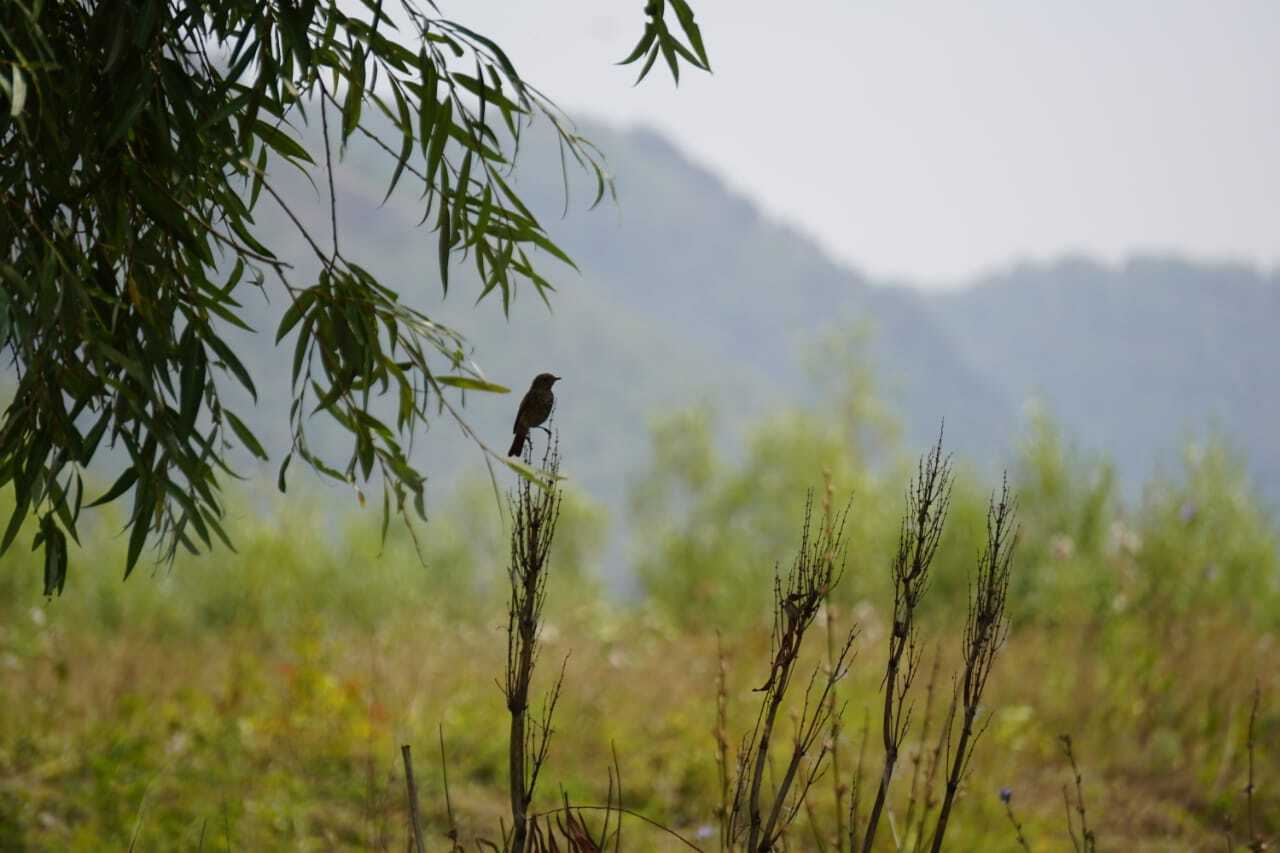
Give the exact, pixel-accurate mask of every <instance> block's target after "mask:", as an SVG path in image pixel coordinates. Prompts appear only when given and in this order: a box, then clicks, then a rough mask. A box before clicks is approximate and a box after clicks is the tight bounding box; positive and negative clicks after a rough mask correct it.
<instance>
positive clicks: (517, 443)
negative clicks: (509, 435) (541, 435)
mask: <svg viewBox="0 0 1280 853" xmlns="http://www.w3.org/2000/svg"><path fill="white" fill-rule="evenodd" d="M528 437H529V431H528V430H527V429H517V430H516V437H515V438H514V439H512V441H511V449H510V450H508V451H507V455H508V456H516V457H519V456H520V454H522V453H524V440H525V439H526V438H528Z"/></svg>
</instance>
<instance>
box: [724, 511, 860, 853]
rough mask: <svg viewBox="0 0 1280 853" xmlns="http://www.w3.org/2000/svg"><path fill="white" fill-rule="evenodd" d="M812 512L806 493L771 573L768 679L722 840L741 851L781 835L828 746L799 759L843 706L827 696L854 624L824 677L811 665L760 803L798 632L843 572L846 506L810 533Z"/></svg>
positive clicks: (840, 671)
mask: <svg viewBox="0 0 1280 853" xmlns="http://www.w3.org/2000/svg"><path fill="white" fill-rule="evenodd" d="M812 518H813V495H812V494H810V495H809V498H808V500H807V501H806V503H805V514H804V526H803V529H802V531H801V536H800V547H799V549H798V550H797V553H796V558H795V561H794V562H793V563H792V566H791V569H790V570H789V571H788V572H787V575H786V577H785V579H784V578H783V577H782V576H781V575H778V574H775V576H774V614H773V633H772V638H771V646H772V655H771V662H770V669H769V678H768V680H767V681H766V682H765V684H764V685H763V686H762V687H760V688H758V691H759V692H762V693H764V697H763V698H762V700H761V703H760V711H759V713H758V714H757V717H756V723H755V726H754V727H753V729H752V731H751V734H750V735H749V736H748V737H747V739H746V741H745V743H744V751H743V753H742V756H741V757H740V758H739V761H738V770H739V772H738V780H737V784H736V786H735V793H734V797H733V805H732V808H731V811H730V815H729V821H728V824H729V846H730V847H731V848H733V847H735V846H736V845H737V844H738V843H739V841H745V845H746V846H745V849H746V850H749V851H751V852H752V853H756V851H766V850H772V849H774V845H775V844H777V843H778V841H779V840H780V839H783V837H784V833H785V831H786V829H787V827H788V826H789V825H790V823H791V822H792V821H793V820H794V819H795V816H796V814H797V813H798V812H799V810H800V808H801V807H802V805H803V802H804V798H805V797H806V795H807V794H808V791H809V789H810V787H811V786H812V785H813V784H814V782H815V781H817V779H818V778H819V776H820V774H821V771H822V769H823V766H824V759H825V758H826V757H827V756H828V754H829V752H830V749H829V746H828V745H826V744H823V745H822V746H821V748H820V749H819V750H818V753H817V755H816V756H815V757H814V758H813V759H812V761H810V762H809V763H807V764H806V759H807V758H808V757H809V755H810V753H811V752H812V750H813V748H814V746H815V745H817V743H818V741H819V738H820V737H821V735H822V734H823V732H824V731H825V730H826V728H827V726H828V724H829V723H830V721H831V718H832V716H833V715H836V714H840V713H842V712H843V708H840V709H836V708H835V706H834V703H832V702H831V701H830V697H831V695H832V693H833V692H834V690H835V685H836V683H837V682H839V680H840V679H842V678H843V677H844V676H845V675H846V674H847V672H848V667H849V661H850V660H851V656H852V651H853V643H854V640H855V639H856V638H857V631H856V629H855V630H852V631H850V632H849V636H848V638H847V639H846V641H845V643H844V645H843V646H842V648H841V649H840V650H839V651H838V653H837V655H836V658H835V661H834V665H833V666H831V667H828V668H827V670H826V674H825V676H824V677H823V678H822V679H819V677H818V676H819V671H818V670H815V671H814V672H813V675H812V676H811V678H810V679H809V687H808V689H807V690H806V691H805V702H804V708H803V710H802V712H801V713H800V716H799V721H798V724H797V733H796V736H795V740H794V741H793V743H792V750H791V756H790V758H789V759H788V761H787V764H786V767H785V768H784V769H783V770H782V772H781V773H780V774H777V777H776V781H775V785H774V790H773V792H772V795H771V797H770V800H771V802H769V803H766V802H765V801H764V799H765V798H764V774H765V770H766V768H767V767H768V766H769V765H770V753H769V746H770V743H771V742H772V738H773V735H774V730H775V727H776V725H777V722H778V714H779V712H780V710H781V708H782V704H783V700H784V698H785V697H786V692H787V688H788V687H789V686H790V684H791V679H792V676H793V675H794V674H795V668H796V665H797V662H798V660H799V657H800V649H801V646H802V644H803V641H804V636H805V633H806V632H807V631H808V629H809V627H810V626H811V625H812V624H813V620H814V619H815V618H816V617H817V615H818V611H819V609H820V608H821V606H822V602H823V600H824V599H825V598H826V596H827V595H828V593H829V592H830V590H831V589H832V587H834V586H835V584H836V583H838V582H839V580H840V576H841V574H842V573H843V571H844V543H843V537H844V525H845V521H846V519H847V518H848V509H847V508H846V509H845V510H844V512H843V513H842V514H841V515H840V517H839V518H838V519H837V520H836V521H835V523H833V524H831V525H829V526H828V525H824V526H823V527H822V528H821V529H819V530H818V532H817V535H816V536H814V535H811V530H812ZM836 554H840V555H841V556H840V559H841V562H840V567H839V568H838V569H837V568H836V565H835V560H834V555H836ZM819 684H820V686H818V685H819ZM793 785H798V787H797V788H796V790H797V798H796V800H794V801H793V802H791V803H790V804H788V795H789V794H790V792H791V790H792V787H793Z"/></svg>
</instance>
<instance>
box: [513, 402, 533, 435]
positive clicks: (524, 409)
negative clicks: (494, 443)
mask: <svg viewBox="0 0 1280 853" xmlns="http://www.w3.org/2000/svg"><path fill="white" fill-rule="evenodd" d="M532 407H533V395H532V394H525V395H524V399H523V400H521V401H520V408H519V409H518V410H517V411H516V422H515V423H513V424H512V425H511V432H512V433H513V434H514V433H517V432H519V431H520V422H521V421H523V420H524V418H525V415H526V414H527V413H528V411H529V409H531V408H532Z"/></svg>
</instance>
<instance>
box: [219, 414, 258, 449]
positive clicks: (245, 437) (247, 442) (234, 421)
mask: <svg viewBox="0 0 1280 853" xmlns="http://www.w3.org/2000/svg"><path fill="white" fill-rule="evenodd" d="M222 414H223V415H225V416H226V418H227V423H229V424H231V429H233V430H235V434H236V437H237V438H239V439H240V443H241V444H243V445H244V446H245V448H247V449H248V451H249V452H250V453H252V454H253V455H254V456H256V457H258V458H259V459H261V460H262V461H263V462H266V461H267V451H266V450H264V449H263V447H262V444H261V443H260V442H259V441H258V438H257V436H255V435H254V434H253V433H252V432H250V431H249V428H248V427H247V426H245V425H244V421H242V420H240V418H239V417H237V416H236V413H235V412H233V411H231V410H230V409H223V410H222Z"/></svg>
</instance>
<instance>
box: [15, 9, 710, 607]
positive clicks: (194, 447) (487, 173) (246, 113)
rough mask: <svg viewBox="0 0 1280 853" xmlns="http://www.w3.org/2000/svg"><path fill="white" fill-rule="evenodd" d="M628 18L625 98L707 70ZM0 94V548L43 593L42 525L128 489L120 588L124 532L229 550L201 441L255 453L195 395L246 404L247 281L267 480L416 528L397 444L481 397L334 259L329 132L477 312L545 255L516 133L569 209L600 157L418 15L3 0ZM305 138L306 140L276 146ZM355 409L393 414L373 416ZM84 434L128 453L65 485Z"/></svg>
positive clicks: (480, 46) (403, 315) (161, 548)
mask: <svg viewBox="0 0 1280 853" xmlns="http://www.w3.org/2000/svg"><path fill="white" fill-rule="evenodd" d="M644 16H645V23H644V30H643V34H642V36H641V37H640V39H639V41H638V42H637V44H636V46H635V49H634V50H633V51H632V52H631V53H630V54H629V55H628V56H627V57H625V58H624V59H623V60H622V64H628V63H636V64H638V65H639V66H640V73H639V78H638V79H637V83H638V82H639V81H640V80H642V79H644V78H645V76H646V75H647V74H648V73H649V72H650V70H651V69H652V68H653V67H654V65H655V63H656V61H657V59H658V57H659V56H661V57H662V58H663V60H664V63H665V65H666V67H667V68H668V69H669V71H670V73H671V75H672V77H673V78H674V79H675V80H676V81H677V82H678V81H679V73H680V67H681V65H682V64H686V65H690V66H692V67H695V68H699V69H703V70H710V63H709V61H708V59H707V53H706V49H705V47H704V45H703V42H702V37H701V33H700V31H699V28H698V25H697V23H696V22H695V20H694V14H693V11H692V9H691V8H690V6H689V5H688V3H687V2H686V0H649V2H647V3H646V4H645V6H644ZM0 93H3V96H4V100H3V101H0V355H2V356H3V357H4V358H5V360H6V361H8V362H9V363H10V365H11V366H12V368H13V370H14V373H15V375H16V387H15V388H14V392H13V399H12V402H11V403H10V404H9V406H8V408H7V409H6V410H5V412H4V414H3V417H2V419H0V487H3V486H5V485H7V484H9V483H12V484H13V489H14V495H15V499H16V500H15V509H14V511H13V512H12V514H11V516H10V518H9V519H8V521H7V524H6V525H5V526H4V527H3V532H2V533H0V554H3V553H4V552H5V551H6V550H8V548H9V547H11V546H12V545H13V543H14V540H15V538H16V537H17V535H18V533H19V532H20V531H21V530H22V528H23V524H24V521H25V520H26V519H27V518H28V517H33V518H35V519H36V520H37V532H36V536H35V541H34V545H33V547H34V548H36V549H43V553H44V566H45V570H44V590H45V594H47V595H51V594H54V593H55V592H56V593H60V592H61V591H62V589H63V585H64V583H65V580H66V574H67V536H71V537H72V538H73V539H77V540H78V534H77V529H76V526H77V521H78V519H79V518H80V514H81V511H82V510H83V509H86V508H89V507H94V506H99V505H102V504H107V503H110V502H113V501H116V500H121V499H125V498H126V497H132V508H131V510H130V512H129V513H128V521H127V527H126V529H128V530H129V541H128V550H127V558H126V565H125V576H126V577H127V576H128V575H129V573H130V572H131V571H132V570H133V568H134V567H135V566H136V564H137V562H138V560H139V558H140V556H141V555H142V552H143V550H144V548H145V547H146V546H147V545H148V543H152V544H153V545H154V546H155V547H156V549H157V553H158V556H160V557H161V558H162V559H163V558H172V556H173V555H174V554H175V553H176V551H177V549H178V548H185V549H187V550H190V551H192V552H196V551H198V550H199V548H200V547H202V546H203V547H209V546H210V545H212V542H213V540H214V539H215V538H216V539H219V540H221V541H223V542H224V543H226V544H227V545H228V546H230V545H231V543H230V540H229V537H228V535H227V533H226V531H225V530H224V528H223V525H222V519H223V506H222V503H221V502H220V500H219V482H220V480H221V478H223V477H224V476H235V475H234V472H233V471H232V468H231V466H230V463H229V453H231V452H232V451H234V450H236V448H237V447H239V448H243V449H245V450H247V451H248V452H250V453H252V454H253V455H255V456H257V457H259V458H261V459H263V460H264V461H265V460H266V458H267V454H266V452H265V450H264V449H263V446H262V444H261V442H260V441H259V440H258V438H257V437H255V435H254V434H253V432H252V431H251V430H250V429H249V428H248V427H247V426H246V425H245V422H244V420H243V419H242V418H241V417H240V416H239V415H237V414H236V412H235V411H233V410H232V408H231V407H230V406H228V405H225V404H224V402H223V398H224V393H225V391H226V389H227V387H228V384H232V385H238V386H241V387H243V388H244V389H246V390H247V391H248V393H249V394H251V395H252V396H253V399H255V400H256V398H257V394H258V389H257V387H256V386H255V383H254V377H253V376H252V373H251V371H250V369H249V368H248V367H247V366H246V365H245V364H244V363H243V362H242V361H241V360H240V359H239V358H238V357H237V355H236V353H235V351H234V350H233V348H232V347H231V346H230V345H229V344H228V343H227V340H226V333H227V332H228V331H229V330H230V329H231V328H233V327H235V328H240V329H246V330H249V331H253V330H252V329H250V327H249V325H248V324H247V323H246V321H245V318H244V311H243V308H242V305H243V297H244V294H245V292H246V291H247V289H250V288H258V289H268V290H270V291H271V292H272V293H280V294H283V295H284V297H285V298H287V300H288V303H287V304H288V307H287V309H286V311H285V313H284V316H283V318H282V320H281V322H280V324H279V327H278V328H277V329H276V330H275V339H276V343H277V345H280V346H282V347H284V348H285V349H286V351H287V352H288V353H289V355H288V357H289V358H291V363H292V375H293V387H292V390H291V394H292V407H291V409H290V412H291V414H290V431H291V435H292V446H291V449H290V450H289V452H288V453H287V454H286V455H285V456H284V458H283V459H282V460H280V463H279V469H278V470H279V474H278V485H279V488H280V489H281V490H282V491H283V490H284V489H285V488H286V485H287V479H286V478H287V475H288V470H289V465H290V463H291V461H292V460H293V457H294V456H297V457H299V459H301V460H302V462H304V463H305V464H307V465H309V466H310V467H311V468H313V469H314V470H315V471H317V472H319V473H320V474H321V475H323V476H326V477H329V478H333V479H335V480H339V481H343V482H349V483H352V484H354V485H356V486H357V488H359V487H360V486H362V485H365V484H368V483H371V482H376V483H378V484H379V485H380V487H381V490H382V512H383V531H384V535H385V531H386V526H387V523H388V522H389V520H390V518H391V517H392V516H396V515H399V516H403V517H404V519H405V520H406V522H407V521H408V520H409V518H410V513H411V512H412V511H415V510H416V512H417V514H418V515H420V516H422V517H424V518H425V509H424V503H423V489H424V483H425V476H424V473H423V472H422V471H420V470H418V469H417V468H415V466H414V465H412V464H411V463H410V461H409V459H408V457H407V448H408V447H409V446H410V444H411V442H412V441H413V438H414V436H415V435H417V434H418V433H419V432H420V431H421V430H422V429H423V428H424V427H425V426H426V425H427V423H428V422H429V420H431V419H434V418H439V417H451V418H455V419H457V421H458V422H459V423H460V424H461V425H462V426H463V429H464V430H466V429H468V427H467V426H466V423H465V420H463V418H462V417H461V414H460V412H459V410H458V402H459V401H458V398H457V396H456V395H457V394H459V393H461V392H462V391H465V390H473V391H481V392H497V391H504V390H506V389H503V388H501V387H500V386H497V385H495V384H493V383H491V382H489V381H488V380H487V379H486V378H485V376H484V373H483V372H482V371H481V370H480V368H479V367H478V366H477V365H476V364H475V363H474V362H473V361H472V360H471V359H470V358H469V356H468V353H467V347H466V345H465V337H464V335H463V333H462V332H461V331H459V330H455V329H451V328H448V327H445V326H443V325H441V324H439V323H436V322H434V321H432V319H431V318H430V317H428V316H427V315H425V314H424V313H422V312H421V311H418V310H415V309H412V308H410V307H408V306H406V305H405V304H404V303H403V302H402V301H401V300H400V298H399V297H398V295H397V287H396V283H394V282H386V281H380V280H378V278H377V277H375V276H374V275H372V274H371V273H369V272H368V271H367V270H366V269H365V268H364V267H362V266H361V265H360V263H359V262H358V260H357V259H355V258H353V257H351V255H350V254H349V253H348V251H347V250H346V247H345V246H344V244H343V241H342V234H341V231H340V229H339V227H338V219H337V215H336V205H337V203H338V201H337V193H336V191H335V188H334V180H333V174H334V166H335V161H336V160H338V159H340V158H341V156H342V153H343V151H344V150H345V146H346V143H347V141H348V140H349V139H350V138H351V137H352V136H355V135H360V136H364V137H367V138H368V139H369V140H371V142H372V143H373V144H374V145H375V146H376V147H377V149H378V150H379V151H380V152H381V153H382V154H383V155H385V157H386V158H387V161H388V163H389V164H390V166H391V169H392V173H391V178H390V181H389V184H388V186H387V188H386V197H387V198H389V197H390V196H391V195H392V194H393V193H395V192H396V191H397V190H403V189H406V188H409V187H412V188H413V189H414V190H416V192H417V193H418V195H419V196H420V198H421V205H422V220H421V221H422V225H423V226H424V227H426V228H428V229H430V231H431V232H433V233H434V235H435V240H434V243H435V245H434V247H433V251H432V256H433V261H434V265H435V267H436V268H437V269H438V274H439V282H440V286H441V288H442V291H444V292H447V290H448V287H449V280H450V268H451V266H454V265H456V264H459V263H462V264H469V265H470V266H471V267H472V268H473V269H474V271H475V273H476V274H477V275H478V279H479V281H480V282H481V287H482V290H481V292H480V293H479V294H478V296H479V298H481V299H483V298H486V297H489V296H491V295H492V298H500V299H501V300H502V302H503V306H504V310H505V309H506V307H507V306H508V305H509V304H510V299H511V297H512V294H513V293H514V292H515V291H516V289H517V288H530V287H531V288H533V289H534V290H535V291H536V292H537V293H538V294H539V295H540V296H541V297H542V298H543V299H544V300H546V299H547V298H548V292H549V291H550V290H551V283H550V281H549V279H548V278H547V275H548V274H547V273H545V272H544V269H545V266H544V265H545V263H546V262H548V261H551V262H556V263H564V264H570V265H571V264H572V260H571V259H570V258H569V257H568V256H567V255H566V254H565V253H564V252H563V251H562V250H561V249H560V248H559V247H558V246H557V245H556V244H555V243H554V242H553V241H552V240H551V239H550V238H549V237H548V235H547V232H546V231H545V230H544V228H543V227H542V225H541V224H540V223H539V221H538V219H537V218H536V216H535V215H534V214H533V213H532V212H531V211H530V210H529V208H528V207H527V206H526V205H525V203H524V202H523V201H522V200H521V198H520V196H519V194H518V193H517V192H516V191H515V190H514V189H513V187H512V185H511V183H510V182H509V180H508V179H509V178H510V176H511V169H512V167H513V164H514V162H515V159H516V155H517V153H518V150H519V145H520V137H521V134H522V132H523V131H524V129H525V128H526V127H528V126H529V124H530V123H531V122H532V121H534V120H535V119H538V120H543V121H546V122H549V123H550V125H551V126H552V127H553V128H554V132H555V134H556V136H557V138H558V141H559V143H560V146H561V152H562V162H563V164H564V166H563V167H564V168H566V169H568V168H570V161H572V163H575V164H577V166H579V167H581V168H582V169H584V170H586V171H587V172H588V173H589V174H590V175H591V176H593V178H594V181H595V203H599V202H600V201H601V200H602V199H603V198H604V197H605V196H606V195H609V194H611V193H612V184H611V182H610V178H609V175H608V172H607V171H606V168H605V164H604V159H603V156H602V154H601V152H599V151H598V150H597V149H596V148H595V147H594V146H593V145H592V144H591V142H590V141H589V140H587V139H585V138H583V137H582V136H581V135H579V134H578V133H577V131H576V130H575V127H574V125H573V123H572V122H571V121H570V120H569V119H568V117H567V116H565V115H564V113H563V112H562V111H561V110H559V109H558V108H557V107H556V105H555V103H554V102H553V101H552V100H551V99H550V98H548V97H547V96H546V95H544V94H543V93H542V92H541V91H539V90H538V89H537V88H536V87H535V86H534V85H533V84H532V83H531V82H529V81H526V80H525V79H524V78H522V77H521V75H520V73H519V72H518V71H517V69H516V67H515V66H514V65H513V64H512V62H511V60H510V59H509V58H508V56H507V54H506V53H505V52H504V51H503V49H502V48H501V47H500V46H499V45H498V44H496V43H495V42H494V41H493V40H492V39H490V38H488V37H486V36H485V35H483V34H481V33H478V32H475V31H473V30H471V29H469V28H467V27H466V26H464V25H463V24H461V23H458V22H455V21H453V20H450V19H448V18H446V17H444V16H443V13H442V12H441V10H440V9H439V7H438V6H437V4H436V3H434V2H431V0H424V2H418V0H397V2H393V3H385V4H384V3H383V2H382V0H360V2H358V3H357V2H350V3H343V4H338V3H336V2H327V3H322V2H319V0H271V2H261V0H216V2H206V3H196V2H191V0H121V2H106V0H53V1H52V2H42V0H9V2H6V3H5V4H4V5H3V10H2V11H0ZM388 122H389V125H388ZM308 126H309V127H312V128H316V127H317V126H318V129H319V130H320V132H321V134H322V137H323V146H322V150H309V149H308V147H306V146H305V145H304V144H303V143H302V141H301V140H302V130H303V128H306V127H308ZM388 126H390V127H391V128H392V130H391V131H390V132H387V131H386V130H382V129H381V128H386V127H388ZM313 147H315V148H319V146H313ZM281 167H285V168H296V169H298V170H301V171H302V172H303V173H304V174H307V175H308V176H310V178H311V180H312V181H313V182H318V183H316V186H317V189H318V190H319V191H320V192H321V193H322V194H324V195H325V197H326V199H327V202H328V204H329V212H330V225H331V227H330V229H328V233H314V230H313V229H309V228H308V227H306V226H305V225H304V223H303V221H302V219H301V218H300V217H299V216H298V215H297V213H296V212H295V211H296V209H297V206H298V205H299V203H300V201H299V200H298V199H297V198H291V197H289V195H288V193H287V192H285V191H284V190H282V189H281V187H280V186H279V184H278V176H279V174H280V172H279V169H280V168H281ZM261 203H269V204H274V205H277V206H278V207H279V208H280V209H281V210H283V212H284V213H285V214H286V215H287V216H288V218H289V219H290V220H291V221H292V222H293V224H294V225H295V226H296V227H297V229H298V231H299V232H300V233H301V235H302V236H303V237H304V238H305V243H306V245H307V246H308V247H309V250H310V251H311V252H312V253H314V256H315V260H316V261H317V263H318V269H319V272H318V274H316V275H314V276H312V275H306V276H304V275H302V274H301V273H300V272H299V271H298V269H297V268H296V267H295V266H293V265H291V263H290V262H288V261H286V260H284V259H282V256H281V254H280V253H279V247H275V246H272V245H268V244H267V241H266V240H265V238H264V237H263V236H262V235H261V233H260V232H259V230H258V229H257V227H256V226H255V220H254V211H255V209H256V208H257V206H258V205H259V204H261ZM383 398H387V399H390V400H392V401H393V402H394V408H395V416H394V417H392V418H387V417H383V416H380V415H379V414H376V413H375V410H374V408H373V404H374V402H375V401H377V400H379V399H383ZM316 414H323V415H324V416H327V417H329V418H332V419H333V420H334V421H335V422H336V423H337V424H339V425H340V426H341V427H342V429H343V430H345V431H346V432H347V433H348V434H349V435H350V439H351V442H350V452H349V454H346V458H340V459H333V458H324V456H323V454H318V453H316V452H313V451H312V449H311V448H310V447H309V445H308V441H307V424H308V420H309V418H311V417H312V416H314V415H316ZM472 437H473V438H474V439H475V440H476V441H477V442H478V443H480V444H481V446H482V447H483V446H484V445H483V442H482V441H480V439H479V437H478V436H474V434H473V435H472ZM107 446H115V447H121V448H123V450H124V452H125V453H126V454H127V457H128V463H127V465H126V466H125V468H124V470H123V471H122V472H121V473H120V474H119V477H118V478H117V479H116V480H115V482H114V483H113V484H112V485H111V486H110V487H109V488H108V489H107V490H106V491H105V492H104V493H103V494H101V495H86V494H85V488H86V486H85V482H84V473H83V472H84V469H85V468H86V467H87V466H88V465H89V464H90V463H91V461H92V460H93V459H94V458H95V457H96V456H98V455H100V453H101V452H103V450H104V448H105V447H107ZM485 450H486V452H491V451H489V449H488V448H487V447H486V448H485ZM494 455H496V454H494ZM498 458H501V457H498ZM503 461H504V462H505V463H506V464H509V465H511V466H512V467H514V468H516V469H517V470H518V471H519V472H520V473H521V474H522V475H524V476H528V477H536V476H537V472H534V471H532V470H531V469H529V468H527V467H525V466H524V465H523V464H522V463H519V462H517V461H508V460H505V459H503ZM363 494H364V493H363V491H361V492H360V495H361V499H362V500H363Z"/></svg>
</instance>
